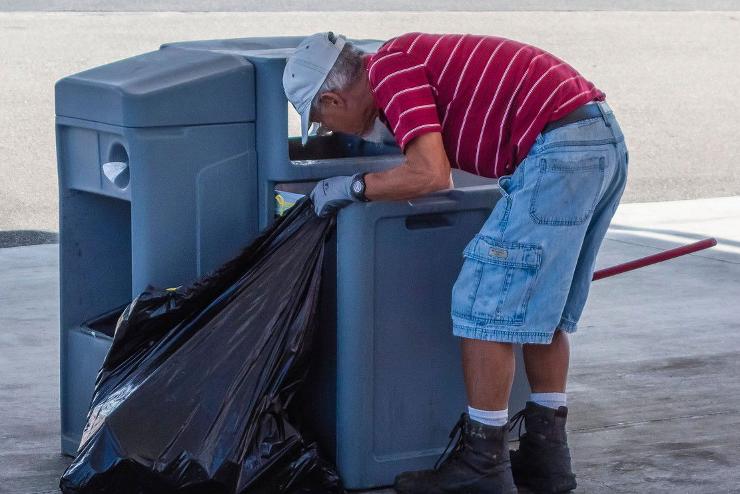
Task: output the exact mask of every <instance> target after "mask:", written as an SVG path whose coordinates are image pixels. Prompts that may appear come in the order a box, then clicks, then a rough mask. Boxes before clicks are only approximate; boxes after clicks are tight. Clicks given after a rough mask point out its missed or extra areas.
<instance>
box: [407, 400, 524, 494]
mask: <svg viewBox="0 0 740 494" xmlns="http://www.w3.org/2000/svg"><path fill="white" fill-rule="evenodd" d="M458 431H460V435H459V437H458V440H457V443H456V444H455V447H454V448H453V449H452V451H451V452H450V454H449V456H447V458H445V459H444V461H441V462H440V461H439V460H438V461H437V464H436V465H435V466H434V469H433V470H420V471H417V472H405V473H402V474H401V475H399V476H398V477H396V483H395V485H394V486H393V487H394V488H395V490H396V492H397V493H398V494H443V493H444V494H516V487H515V486H514V479H513V478H512V476H511V466H510V464H509V445H508V434H507V427H506V426H502V427H493V426H489V425H484V424H481V423H479V422H476V421H474V420H470V417H468V414H467V413H464V414H462V416H461V417H460V420H458V422H457V424H456V425H455V427H454V428H453V429H452V432H451V433H450V444H452V440H454V439H455V436H456V435H457V432H458ZM449 447H450V445H449V444H448V445H447V448H449ZM445 451H446V450H445ZM443 457H444V453H442V456H440V460H442V458H443Z"/></svg>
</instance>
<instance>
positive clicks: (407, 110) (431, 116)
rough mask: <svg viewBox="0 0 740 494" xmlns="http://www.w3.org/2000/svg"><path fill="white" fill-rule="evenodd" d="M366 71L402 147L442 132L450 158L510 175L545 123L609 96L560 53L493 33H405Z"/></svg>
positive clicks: (487, 171)
mask: <svg viewBox="0 0 740 494" xmlns="http://www.w3.org/2000/svg"><path fill="white" fill-rule="evenodd" d="M366 69H367V71H368V77H369V80H370V87H371V89H372V91H373V95H374V98H375V103H376V104H377V106H378V109H379V110H380V114H381V118H382V119H383V120H384V121H385V123H386V124H387V125H388V127H389V128H390V129H391V131H392V132H393V134H394V136H395V137H396V141H397V142H398V144H399V146H401V149H404V150H405V148H406V145H407V144H408V143H409V142H411V140H412V139H414V138H415V137H418V136H420V135H422V134H425V133H428V132H441V133H442V139H443V142H444V147H445V151H446V152H447V156H448V158H449V160H450V164H451V165H452V166H453V167H456V168H460V169H462V170H465V171H469V172H472V173H476V174H478V175H483V176H486V177H494V178H495V177H499V176H502V175H508V174H511V173H512V172H513V171H514V168H515V167H516V165H518V164H519V163H520V162H521V161H522V160H523V159H524V158H525V157H526V156H527V153H528V152H529V149H530V148H531V147H532V145H533V144H534V141H535V139H536V137H537V134H539V133H540V132H541V131H542V129H543V128H544V127H545V125H546V124H547V123H548V122H551V121H553V120H557V119H559V118H561V117H563V116H565V115H567V114H568V113H570V112H571V111H573V110H575V109H576V108H578V107H579V106H581V105H583V104H585V103H588V102H589V101H593V100H599V101H601V100H604V99H605V95H604V93H602V92H601V91H600V90H599V89H597V88H596V87H594V85H593V84H592V83H590V82H589V81H588V80H586V79H585V78H584V77H583V76H581V75H580V74H579V73H578V72H577V71H576V70H575V69H573V67H571V66H570V65H568V64H567V63H565V62H563V61H562V60H560V59H558V58H557V57H555V56H553V55H551V54H549V53H547V52H545V51H544V50H541V49H539V48H536V47H534V46H530V45H526V44H523V43H519V42H517V41H512V40H509V39H504V38H498V37H494V36H475V35H468V34H465V35H460V34H445V35H438V34H421V33H409V34H404V35H402V36H399V37H397V38H393V39H391V40H389V41H388V42H386V43H385V44H384V45H383V46H382V47H381V48H380V50H379V51H378V52H377V53H376V54H374V55H372V56H370V57H369V58H368V59H367V62H366Z"/></svg>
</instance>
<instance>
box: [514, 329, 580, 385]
mask: <svg viewBox="0 0 740 494" xmlns="http://www.w3.org/2000/svg"><path fill="white" fill-rule="evenodd" d="M523 353H524V367H525V368H526V370H527V379H528V380H529V387H530V388H531V389H532V392H533V393H565V383H566V381H567V380H568V365H569V362H570V345H569V343H568V334H567V333H565V332H564V331H556V332H555V335H554V336H553V338H552V342H551V343H550V344H549V345H534V344H532V345H523Z"/></svg>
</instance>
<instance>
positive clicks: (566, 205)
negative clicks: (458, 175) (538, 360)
mask: <svg viewBox="0 0 740 494" xmlns="http://www.w3.org/2000/svg"><path fill="white" fill-rule="evenodd" d="M592 104H598V105H599V107H600V109H601V116H599V117H595V118H591V119H588V120H582V121H580V122H575V123H572V124H569V125H565V126H563V127H560V128H557V129H555V130H552V131H550V132H547V133H545V134H540V135H539V136H538V137H537V140H536V142H535V144H534V146H533V147H532V149H531V150H530V152H529V154H528V155H527V157H526V159H525V160H524V161H523V162H522V163H521V164H520V165H519V166H518V167H517V169H516V170H515V171H514V173H513V174H512V175H509V176H505V177H501V178H500V179H499V181H498V182H499V186H500V188H501V193H502V194H503V197H502V198H501V199H500V200H499V201H498V203H497V204H496V206H495V207H494V209H493V212H492V213H491V215H490V217H489V218H488V220H486V223H485V224H484V226H483V228H482V229H481V231H480V232H479V233H478V234H477V235H476V236H475V237H474V238H473V239H472V240H471V241H470V243H469V244H468V245H467V247H466V248H465V251H464V253H463V256H464V258H465V259H464V263H463V267H462V269H461V271H460V275H459V276H458V278H457V281H456V282H455V285H454V287H453V290H452V323H453V333H454V334H455V335H456V336H460V337H464V338H474V339H479V340H489V341H499V342H507V343H540V344H547V343H550V342H551V341H552V337H553V334H554V333H555V331H556V330H558V329H560V330H563V331H566V332H568V333H572V332H575V330H576V326H577V324H578V320H579V318H580V316H581V313H582V312H583V308H584V306H585V304H586V299H587V297H588V291H589V287H590V285H591V277H592V275H593V271H594V263H595V261H596V254H597V253H598V251H599V247H600V246H601V242H602V240H603V238H604V235H605V234H606V231H607V228H608V227H609V223H610V221H611V219H612V216H613V215H614V212H615V211H616V209H617V206H618V204H619V200H620V198H621V197H622V192H623V191H624V187H625V183H626V180H627V161H628V155H627V148H626V145H625V142H624V135H623V134H622V131H621V129H620V128H619V124H618V123H617V121H616V119H615V118H614V114H613V112H612V111H611V109H610V108H609V106H608V105H607V104H606V103H592Z"/></svg>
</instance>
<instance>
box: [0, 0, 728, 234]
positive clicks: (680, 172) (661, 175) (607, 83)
mask: <svg viewBox="0 0 740 494" xmlns="http://www.w3.org/2000/svg"><path fill="white" fill-rule="evenodd" d="M39 3H42V2H39ZM634 3H639V2H634ZM669 3H670V2H665V3H664V4H666V5H667V4H669ZM144 4H147V2H131V5H144ZM525 4H527V3H526V2H525V3H524V4H523V5H525ZM558 4H562V5H564V3H563V2H559V3H558ZM650 4H651V5H654V4H656V2H651V3H650ZM675 4H676V3H675V2H674V3H673V5H675ZM4 5H5V4H4ZM271 5H272V4H271ZM277 5H281V4H277ZM322 5H324V4H322ZM326 5H327V7H326V8H327V9H328V8H330V5H329V4H326ZM466 5H467V4H466ZM427 8H429V7H427ZM491 8H495V6H492V7H491ZM574 8H575V7H574ZM707 8H711V6H708V7H707ZM738 10H740V7H739V8H738ZM738 19H740V13H738V12H423V13H421V12H390V13H389V12H323V13H322V12H299V13H295V12H293V13H287V12H280V13H274V12H273V13H265V12H228V13H225V12H222V13H175V12H159V13H157V12H153V13H70V12H66V13H53V12H0V59H2V61H3V66H2V70H1V72H0V73H1V75H0V128H2V129H3V131H2V132H1V133H0V231H2V230H39V231H48V232H54V231H56V230H57V181H56V158H55V150H54V98H53V85H54V82H55V81H57V80H58V79H59V78H61V77H63V76H65V75H68V74H72V73H75V72H78V71H81V70H84V69H87V68H91V67H94V66H97V65H101V64H104V63H108V62H112V61H115V60H119V59H121V58H125V57H128V56H132V55H135V54H139V53H143V52H146V51H150V50H154V49H156V48H157V47H158V46H159V44H161V43H164V42H168V41H176V40H189V39H208V38H230V37H244V36H277V35H298V34H308V33H311V32H316V31H324V30H328V29H332V30H334V31H335V32H342V33H346V34H348V35H350V36H355V37H375V38H388V37H391V36H394V35H396V34H399V33H402V32H405V31H413V30H421V31H432V32H450V31H463V32H471V33H483V34H495V35H500V36H506V37H509V38H514V39H519V40H522V41H526V42H530V43H533V44H535V45H538V46H541V47H542V48H545V49H547V50H549V51H551V52H553V53H555V54H556V55H558V56H560V57H561V58H563V59H564V60H567V61H568V62H570V63H571V64H572V65H574V66H575V67H576V68H577V69H579V70H580V71H581V72H582V73H583V74H584V75H586V77H588V78H589V79H591V80H593V81H594V82H595V83H596V84H597V85H598V86H599V87H600V88H602V89H603V90H604V91H605V92H606V93H607V95H608V99H609V102H610V104H611V105H612V107H613V108H614V109H615V111H616V113H617V116H618V118H619V120H620V122H621V125H622V127H623V130H624V132H625V135H626V136H627V140H628V144H629V146H630V158H631V159H630V166H631V170H630V178H629V184H628V187H627V192H626V195H625V198H624V200H625V202H644V201H656V200H672V199H691V198H698V197H716V196H728V195H737V194H740V172H739V171H738V169H739V168H738V164H737V156H740V140H738V139H737V138H736V134H737V124H738V119H737V115H739V114H740V99H738V98H737V97H736V94H737V93H738V90H739V89H740V29H738V27H739V26H740V24H739V22H740V21H739V20H738Z"/></svg>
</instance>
